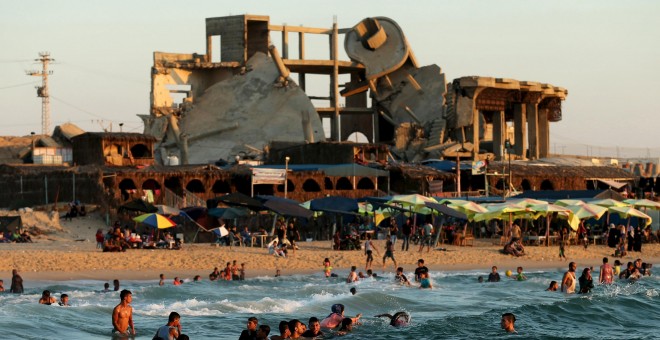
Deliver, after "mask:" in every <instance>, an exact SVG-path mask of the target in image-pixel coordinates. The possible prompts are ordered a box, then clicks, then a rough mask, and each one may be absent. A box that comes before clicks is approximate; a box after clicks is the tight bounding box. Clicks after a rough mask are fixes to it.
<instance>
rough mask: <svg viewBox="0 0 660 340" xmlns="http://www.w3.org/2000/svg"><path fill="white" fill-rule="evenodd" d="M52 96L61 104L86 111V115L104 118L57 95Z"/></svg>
mask: <svg viewBox="0 0 660 340" xmlns="http://www.w3.org/2000/svg"><path fill="white" fill-rule="evenodd" d="M52 97H53V99H55V100H57V101H58V102H60V103H62V104H64V105H67V106H69V107H72V108H74V109H76V110H78V111H80V112H83V113H86V114H88V115H90V116H92V117H96V118H100V119H106V118H105V117H103V116H100V115H97V114H95V113H92V112H89V111H87V110H85V109H82V108H80V107H78V106H75V105H73V104H71V103H69V102H66V101H64V100H63V99H61V98H58V97H55V96H52Z"/></svg>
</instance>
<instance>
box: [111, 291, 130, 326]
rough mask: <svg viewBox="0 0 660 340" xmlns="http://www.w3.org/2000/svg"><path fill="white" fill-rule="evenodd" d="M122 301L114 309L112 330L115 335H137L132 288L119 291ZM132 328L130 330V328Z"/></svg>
mask: <svg viewBox="0 0 660 340" xmlns="http://www.w3.org/2000/svg"><path fill="white" fill-rule="evenodd" d="M119 297H120V298H121V302H120V303H119V304H118V305H117V306H115V308H114V309H113V310H112V328H113V329H112V331H113V334H114V335H115V336H119V337H126V336H129V335H135V325H133V307H131V301H133V294H132V293H131V291H130V290H126V289H124V290H122V291H121V293H119ZM129 327H130V328H131V330H130V332H129V330H128V328H129Z"/></svg>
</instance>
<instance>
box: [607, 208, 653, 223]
mask: <svg viewBox="0 0 660 340" xmlns="http://www.w3.org/2000/svg"><path fill="white" fill-rule="evenodd" d="M608 210H609V211H610V212H612V213H615V214H618V215H619V216H621V217H624V218H625V217H627V218H628V225H630V218H631V217H638V218H643V219H645V220H646V224H645V225H644V226H645V227H646V226H648V225H650V224H651V222H652V221H653V220H652V219H651V216H649V215H647V214H645V213H643V212H641V211H639V210H637V209H635V208H633V207H609V208H608Z"/></svg>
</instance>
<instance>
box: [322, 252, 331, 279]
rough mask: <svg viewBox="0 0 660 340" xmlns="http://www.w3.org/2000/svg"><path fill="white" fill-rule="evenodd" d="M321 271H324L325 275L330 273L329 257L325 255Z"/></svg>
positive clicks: (328, 275) (327, 275)
mask: <svg viewBox="0 0 660 340" xmlns="http://www.w3.org/2000/svg"><path fill="white" fill-rule="evenodd" d="M323 272H324V273H325V277H330V276H331V275H332V265H330V259H329V258H327V257H326V258H325V260H323Z"/></svg>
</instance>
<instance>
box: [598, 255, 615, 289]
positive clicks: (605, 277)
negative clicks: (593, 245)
mask: <svg viewBox="0 0 660 340" xmlns="http://www.w3.org/2000/svg"><path fill="white" fill-rule="evenodd" d="M607 262H608V259H607V257H603V265H602V266H600V273H599V274H598V282H600V283H601V284H611V283H612V278H613V277H614V269H613V268H612V266H611V265H610V264H609V263H607Z"/></svg>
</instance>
